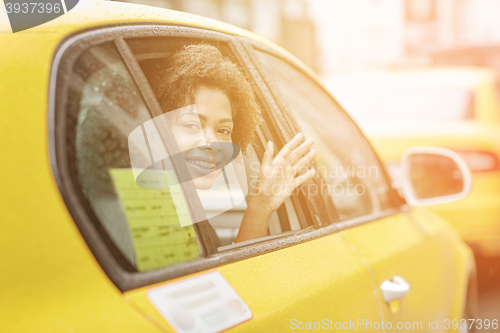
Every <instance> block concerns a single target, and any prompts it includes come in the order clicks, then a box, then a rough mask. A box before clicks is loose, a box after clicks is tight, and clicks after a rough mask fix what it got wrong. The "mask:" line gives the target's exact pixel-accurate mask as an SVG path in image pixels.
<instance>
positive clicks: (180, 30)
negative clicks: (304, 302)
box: [48, 22, 365, 292]
mask: <svg viewBox="0 0 500 333" xmlns="http://www.w3.org/2000/svg"><path fill="white" fill-rule="evenodd" d="M154 36H158V37H162V36H164V37H176V36H179V37H187V38H203V39H210V40H213V39H219V40H221V41H224V42H225V43H228V45H230V47H233V48H234V50H232V51H233V52H234V54H235V56H236V57H240V59H238V61H239V62H240V64H241V65H242V67H244V68H245V67H247V66H246V64H247V65H248V64H249V58H248V54H247V53H246V52H245V49H244V47H243V45H242V44H241V42H240V37H236V36H231V35H229V34H225V33H221V32H217V31H212V30H208V29H202V28H199V27H190V26H183V25H178V24H170V23H165V24H163V23H149V22H141V23H124V24H115V25H108V26H100V27H97V28H92V29H86V30H81V31H78V32H76V33H74V34H72V35H70V36H68V37H67V38H65V39H63V40H62V41H61V43H60V44H59V46H58V48H57V49H56V51H55V53H54V57H53V59H52V64H51V68H50V77H49V90H48V138H49V147H48V148H49V149H48V154H49V161H50V165H51V168H52V173H53V177H54V180H55V183H56V185H57V187H58V189H59V191H60V193H61V196H62V199H63V201H64V203H65V204H66V207H67V209H68V211H69V213H70V215H71V217H72V219H73V221H74V222H75V224H76V226H77V228H78V229H79V231H80V233H81V234H82V236H83V238H84V240H85V241H86V243H87V245H88V246H89V248H90V250H91V252H92V253H93V255H94V256H95V258H96V260H97V261H98V263H99V264H100V266H101V267H102V269H103V270H104V271H105V273H106V274H107V275H108V277H109V278H110V279H111V281H112V282H113V283H114V284H115V285H116V287H117V288H118V289H119V290H120V291H122V292H125V291H128V290H132V289H137V288H139V287H144V286H148V285H151V284H154V283H159V282H164V281H167V280H171V279H174V278H178V277H181V276H185V275H188V274H193V273H197V272H200V271H204V270H207V269H211V268H215V267H217V266H220V265H223V264H227V263H231V262H234V261H238V260H242V259H246V258H248V257H252V256H255V255H260V254H263V253H267V252H270V251H274V250H277V249H280V248H284V247H288V246H292V245H295V244H298V243H302V242H304V241H308V240H311V239H314V238H317V237H322V236H325V235H328V234H331V233H335V232H338V231H339V230H340V229H339V227H338V226H336V225H330V226H327V227H324V228H320V229H309V228H308V229H303V230H300V231H297V232H291V233H285V234H280V235H276V236H269V237H267V238H266V237H263V238H260V239H258V240H256V241H254V242H251V244H246V243H245V244H241V246H236V247H234V248H231V249H228V250H227V251H223V252H217V249H216V248H215V250H214V244H213V240H210V239H204V238H203V237H200V238H199V241H200V242H201V243H202V246H203V249H204V253H203V254H200V257H199V258H197V259H195V260H192V261H187V262H180V263H177V264H174V265H171V266H166V267H163V268H160V269H157V270H152V271H147V272H139V271H131V270H130V269H127V268H126V267H124V266H123V263H121V262H119V260H118V259H117V253H113V251H114V250H113V246H110V243H109V242H106V240H105V239H103V234H102V230H98V228H96V224H95V223H94V222H92V221H91V217H89V212H88V211H87V209H86V208H85V207H84V206H83V205H82V202H81V198H80V197H79V195H78V190H77V189H76V188H75V187H74V184H73V182H72V176H71V174H70V173H69V167H68V160H67V158H66V129H67V126H66V112H67V108H66V104H67V97H68V93H67V92H68V89H67V88H68V87H67V84H66V82H67V80H68V79H69V77H70V75H69V74H70V73H71V72H72V70H73V66H74V64H75V62H76V60H77V59H78V57H79V55H80V54H82V53H83V52H84V51H85V50H87V49H88V48H89V47H91V46H92V45H97V44H101V43H105V42H111V43H114V44H115V46H116V47H117V49H118V51H119V53H120V54H121V56H122V58H123V63H124V65H125V66H126V67H127V69H128V70H129V74H130V76H131V77H132V79H133V80H134V82H135V84H136V85H137V88H138V89H139V91H140V93H141V94H142V97H143V100H144V103H145V105H146V107H147V108H148V110H149V112H150V113H152V112H153V111H152V108H154V107H155V106H154V103H155V101H156V99H155V98H154V96H153V95H152V92H150V91H148V88H147V87H149V84H145V83H144V82H145V81H144V80H143V79H145V78H144V74H143V73H142V71H141V70H140V68H139V71H137V69H138V63H137V62H136V61H135V59H131V58H130V57H131V52H130V49H128V48H126V47H124V44H126V43H125V41H124V39H126V38H131V37H133V38H140V37H154ZM127 49H128V52H127ZM132 57H133V55H132ZM127 59H128V60H127ZM134 64H135V65H134ZM245 70H247V71H248V73H249V78H250V79H252V80H255V78H259V77H260V76H259V75H258V73H257V72H255V68H253V67H250V68H245ZM141 76H142V77H143V79H141ZM254 84H255V88H256V94H257V96H258V97H259V94H260V96H261V97H262V96H263V95H262V94H263V93H262V91H261V88H262V84H263V82H254ZM259 87H260V88H259ZM149 88H150V87H149ZM264 93H266V92H265V90H264ZM261 100H262V104H263V107H264V108H268V107H269V105H267V101H269V99H268V98H265V99H262V98H261ZM156 103H157V102H156ZM272 112H274V108H273V111H272ZM152 116H153V115H152ZM271 118H272V117H271ZM276 125H278V126H279V125H280V124H279V121H278V123H277V124H276ZM270 126H275V124H270ZM276 132H277V133H276V134H277V135H283V134H282V133H281V134H280V132H281V131H280V130H276ZM286 139H287V138H286V137H283V138H282V140H283V142H285V140H286ZM196 199H197V196H196ZM197 200H198V201H199V199H197ZM193 204H196V203H193V202H190V207H191V205H193ZM200 205H201V204H200ZM363 218H365V217H363ZM195 226H196V224H195ZM195 228H196V227H195ZM197 233H198V231H197ZM197 236H199V235H197ZM111 244H112V242H111ZM115 250H116V249H115ZM118 257H119V255H118Z"/></svg>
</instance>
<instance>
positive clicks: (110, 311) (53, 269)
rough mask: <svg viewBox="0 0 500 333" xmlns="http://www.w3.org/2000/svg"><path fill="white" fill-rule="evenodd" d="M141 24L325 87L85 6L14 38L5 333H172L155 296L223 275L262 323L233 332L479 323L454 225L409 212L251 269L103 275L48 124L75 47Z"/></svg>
mask: <svg viewBox="0 0 500 333" xmlns="http://www.w3.org/2000/svg"><path fill="white" fill-rule="evenodd" d="M140 23H148V24H151V23H155V24H160V25H163V26H172V25H173V26H174V27H175V28H176V29H181V28H182V27H183V26H185V27H190V28H194V29H200V30H203V31H204V30H209V31H216V32H218V33H220V34H223V35H227V36H236V37H241V38H242V39H245V40H250V41H252V42H253V43H258V44H259V45H264V46H265V47H268V48H271V49H273V50H274V51H275V52H278V53H280V54H284V56H285V57H287V59H292V60H290V61H292V62H293V64H294V66H296V67H297V68H299V69H301V70H302V71H303V72H304V73H306V74H307V75H311V76H312V75H313V74H311V71H310V70H308V69H307V68H306V67H305V66H304V65H302V64H301V63H300V62H298V61H297V60H294V58H293V57H291V56H290V55H288V54H286V52H284V51H283V50H281V49H280V48H279V47H277V46H275V45H274V44H272V43H270V42H267V41H265V40H262V39H261V38H259V37H257V36H255V35H253V34H251V33H249V32H247V31H244V30H241V29H238V28H235V27H232V26H229V25H227V24H224V23H220V22H216V21H213V20H209V19H205V18H202V17H197V16H193V15H187V14H185V13H180V12H174V11H169V10H163V9H157V8H152V7H146V6H136V5H130V4H123V3H118V2H108V1H104V2H98V1H95V2H94V1H88V2H80V4H78V5H77V7H76V8H75V9H73V10H72V11H71V12H69V13H68V14H66V15H64V16H62V17H59V18H57V19H55V20H53V21H51V22H49V23H46V24H43V25H41V26H38V27H35V28H32V29H29V30H26V31H23V32H19V33H15V34H12V33H2V34H0V49H1V52H0V80H1V85H0V110H1V117H2V124H3V126H2V131H0V140H1V141H2V142H3V147H2V150H1V151H2V164H1V165H0V170H1V172H2V175H3V177H2V181H3V183H2V190H1V191H0V202H1V204H0V206H1V207H2V208H1V211H2V218H1V226H2V232H1V233H0V253H2V258H1V259H0V266H1V267H2V274H0V291H1V292H0V294H1V297H0V313H1V315H0V331H2V332H22V333H26V332H37V333H38V332H162V331H165V332H171V331H173V328H172V325H171V324H170V323H169V322H168V321H167V320H166V319H165V318H164V317H163V316H162V315H161V314H160V312H158V311H157V310H156V309H155V307H154V306H153V305H152V304H151V302H150V301H149V299H148V296H147V293H148V291H149V290H151V289H152V288H154V287H157V286H162V285H167V284H170V283H173V282H175V281H180V280H183V279H186V278H187V277H192V276H200V275H203V274H205V273H207V272H210V271H219V272H220V273H221V274H222V275H223V277H224V278H225V279H226V280H227V282H228V283H229V284H230V285H231V286H232V288H234V290H235V291H236V292H237V293H238V294H239V295H240V297H241V298H242V299H243V300H244V302H245V303H246V304H247V305H248V307H249V308H250V310H251V312H252V318H251V319H250V320H248V321H246V322H243V323H240V324H238V325H237V326H235V327H233V328H231V329H230V331H231V332H256V331H260V332H263V331H267V332H281V331H289V330H290V329H291V325H292V320H294V319H295V320H296V321H295V322H293V323H297V325H298V327H299V328H300V327H304V325H307V323H309V325H311V323H314V322H321V323H323V320H324V319H328V320H331V321H332V322H334V323H336V322H340V323H341V325H343V323H349V322H350V321H355V320H358V319H359V320H364V321H370V322H381V321H385V322H386V323H387V322H392V323H394V325H396V323H398V322H403V323H406V322H421V323H422V325H423V330H426V328H427V327H428V325H429V323H430V322H431V321H432V322H435V321H438V322H439V329H438V330H436V331H442V332H444V331H457V329H456V328H453V327H452V328H450V326H449V325H448V328H446V326H445V324H446V320H448V321H451V320H453V319H457V320H459V319H461V318H465V317H464V309H465V306H466V298H467V295H468V287H469V285H470V284H473V281H472V282H471V279H472V277H473V274H474V273H473V272H474V261H473V257H472V254H471V251H470V250H469V248H468V247H467V246H466V245H465V244H464V243H463V242H462V241H461V240H460V239H459V237H458V236H457V235H456V234H455V233H454V232H453V230H452V229H451V228H450V226H449V224H448V222H447V221H445V220H444V219H442V218H440V217H438V216H436V215H434V214H432V213H430V212H428V211H427V210H425V209H423V208H422V209H411V208H409V207H407V206H405V205H402V206H401V208H398V209H392V210H390V211H386V212H382V213H380V214H372V215H370V216H365V217H361V218H358V219H357V220H354V222H352V221H351V222H349V223H350V224H349V223H347V224H345V225H343V227H339V231H338V232H334V231H333V229H332V228H333V227H325V228H319V229H317V230H315V231H312V232H311V233H309V234H310V235H311V236H308V235H309V234H307V233H305V234H303V235H294V236H290V237H292V238H293V237H295V238H293V240H294V241H293V242H290V243H289V244H287V243H286V241H285V242H282V243H283V244H284V245H283V244H281V243H276V242H275V241H273V240H269V241H267V243H265V244H264V245H263V246H264V247H262V248H258V249H257V250H254V248H256V247H255V246H253V247H252V246H250V247H249V248H248V249H243V250H241V251H240V250H238V249H236V250H234V253H237V254H238V253H240V254H241V255H240V257H239V259H234V258H233V259H227V260H226V259H225V258H226V257H227V256H226V257H224V256H223V255H218V254H215V255H213V256H211V257H207V258H199V259H198V261H197V263H198V262H201V263H202V264H203V265H205V266H200V267H205V268H199V269H197V270H196V271H193V270H191V271H189V270H188V271H187V273H185V274H183V273H175V274H177V275H176V276H177V277H175V278H172V279H162V278H161V274H163V273H162V272H163V271H161V270H160V271H159V273H158V274H159V275H158V277H156V278H155V279H156V280H155V281H156V282H154V283H142V282H141V281H142V280H141V279H142V278H141V276H142V275H141V273H139V272H133V273H128V272H123V274H124V275H123V276H125V277H126V278H124V280H123V281H121V282H117V280H116V279H115V277H113V276H112V274H110V273H109V270H108V269H107V268H106V267H105V265H103V264H102V262H103V261H102V260H101V258H102V257H100V256H99V254H98V253H97V252H98V251H99V249H98V247H93V246H90V247H89V244H91V243H92V242H93V240H92V239H89V237H88V236H85V237H84V236H82V230H81V229H80V228H79V227H78V226H77V225H76V224H75V221H74V215H73V214H74V211H72V208H71V206H72V203H71V202H69V201H68V200H67V198H65V197H64V195H62V194H61V190H60V184H59V183H58V182H59V177H60V176H61V175H60V174H59V171H58V169H57V168H55V167H54V162H53V161H51V159H52V158H53V157H52V156H51V153H50V151H51V150H52V149H53V148H52V145H53V144H54V142H53V140H54V137H53V136H52V134H51V128H52V127H51V126H52V125H51V123H50V119H51V118H50V117H49V116H48V114H49V108H50V107H51V105H52V106H53V104H54V103H57V97H56V95H57V94H55V93H54V89H55V88H54V77H53V76H52V74H53V72H54V71H55V70H56V69H57V67H55V66H54V65H53V64H54V61H57V59H58V58H57V57H56V55H58V50H59V49H60V47H61V45H62V43H63V42H68V41H71V38H73V37H74V36H77V35H78V34H81V33H82V32H86V31H91V29H97V30H96V31H98V30H99V29H101V28H105V27H110V26H112V27H118V28H120V27H132V29H134V27H137V26H138V24H140ZM1 24H2V25H1V30H8V26H7V23H6V22H1ZM148 27H150V26H148ZM156 27H157V26H156ZM151 29H152V28H151ZM159 33H161V32H159ZM484 144H485V145H486V144H487V143H484ZM380 145H383V143H382V142H381V143H380ZM392 147H394V146H392ZM381 151H383V149H381ZM384 157H385V158H388V157H389V156H386V155H384ZM497 177H498V176H497ZM477 181H478V180H477V179H476V183H477ZM497 181H498V179H497ZM478 186H479V185H476V187H478ZM484 186H493V185H491V184H488V185H487V184H484ZM478 199H479V198H478ZM478 199H471V200H478ZM457 205H458V206H462V205H463V204H462V203H458V204H457ZM328 228H330V229H328ZM83 233H85V232H83ZM300 237H302V238H300ZM273 242H274V243H273ZM266 244H267V245H266ZM266 246H267V247H266ZM96 251H97V252H96ZM238 251H240V252H238ZM242 251H243V252H242ZM244 251H247V252H244ZM252 251H253V252H252ZM96 258H97V259H96ZM175 267H176V266H173V268H174V270H175ZM169 272H170V271H169ZM170 273H171V272H170ZM170 273H169V274H170ZM395 275H399V276H402V277H404V278H405V279H406V280H407V281H408V282H409V283H410V284H411V288H412V290H411V292H410V293H409V294H408V295H407V296H406V297H405V298H404V299H403V300H401V301H396V302H393V303H392V304H386V303H385V302H384V300H383V299H382V295H381V291H380V289H379V287H380V285H381V284H382V282H383V281H384V280H387V279H390V278H391V277H393V276H395ZM120 283H122V284H120ZM141 283H142V285H141ZM123 286H125V287H123ZM126 286H128V287H126ZM299 323H302V325H301V324H299ZM313 325H314V324H313ZM349 329H352V326H350V328H349ZM352 330H354V329H352Z"/></svg>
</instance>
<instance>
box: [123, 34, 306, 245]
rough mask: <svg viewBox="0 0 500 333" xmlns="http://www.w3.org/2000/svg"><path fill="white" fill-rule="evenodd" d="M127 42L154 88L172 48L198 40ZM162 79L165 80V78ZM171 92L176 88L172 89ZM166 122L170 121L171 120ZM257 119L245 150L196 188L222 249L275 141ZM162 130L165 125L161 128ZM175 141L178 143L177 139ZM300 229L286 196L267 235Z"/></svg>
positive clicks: (221, 48) (178, 112) (229, 241)
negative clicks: (211, 180)
mask: <svg viewBox="0 0 500 333" xmlns="http://www.w3.org/2000/svg"><path fill="white" fill-rule="evenodd" d="M127 42H128V43H129V45H130V48H131V50H132V52H133V53H134V56H135V58H136V60H137V61H138V63H139V65H140V67H141V68H142V70H143V72H144V74H145V77H146V78H147V79H148V80H149V83H150V85H151V86H152V87H153V90H154V87H156V86H157V85H158V83H155V82H156V81H157V80H158V78H156V77H155V75H156V73H157V72H158V71H159V70H162V68H163V67H164V66H168V64H169V59H170V57H172V55H173V54H174V53H175V51H176V50H179V49H181V48H183V47H185V46H186V45H190V44H197V43H199V41H198V40H187V39H185V40H178V39H169V38H156V39H155V38H149V39H141V40H139V39H132V40H128V41H127ZM205 42H206V41H205ZM214 46H216V47H217V48H218V49H219V51H220V52H221V54H222V55H223V56H224V57H228V58H229V59H231V60H232V61H233V62H234V63H237V64H238V65H239V63H238V61H237V60H236V58H235V57H234V55H233V54H232V52H231V50H230V48H229V47H228V46H227V45H226V44H223V43H217V44H214ZM169 73H175V74H172V75H179V74H178V73H176V72H175V69H172V70H170V71H169ZM161 79H163V80H165V81H167V79H168V78H166V77H165V78H161ZM155 80H156V81H155ZM173 89H174V90H175V89H176V88H175V87H174V88H173ZM168 93H170V92H169V91H166V92H165V93H164V94H168ZM172 93H177V92H176V91H173V92H172ZM157 97H158V96H157ZM185 107H188V105H186V106H183V107H181V108H177V109H175V110H170V111H168V112H166V113H165V114H164V115H161V116H158V117H157V118H161V117H168V118H169V119H174V118H176V117H179V116H177V115H181V114H182V113H183V112H185V111H184V108H185ZM261 109H262V108H261ZM155 119H156V118H155ZM168 122H169V123H171V120H169V121H168ZM258 123H259V126H257V128H256V130H254V131H256V133H254V135H253V136H254V140H253V142H252V143H251V145H249V146H248V147H247V149H246V150H245V152H241V153H240V154H239V155H238V157H237V158H235V159H234V160H233V161H231V162H230V163H229V164H227V166H225V167H224V169H223V171H222V172H221V173H220V174H219V175H218V176H217V178H216V179H215V181H214V183H213V185H211V187H210V188H206V189H198V190H197V193H198V196H199V199H200V201H201V204H202V206H203V208H204V210H205V212H204V213H205V216H206V218H207V220H208V222H209V223H210V225H211V226H212V228H213V230H214V231H215V233H216V234H217V236H218V241H219V242H218V244H217V246H219V247H220V250H224V248H223V247H224V246H228V245H231V244H232V243H233V242H234V241H235V238H236V236H237V235H238V231H239V227H240V224H241V221H242V219H243V216H244V214H245V211H246V209H247V203H248V202H249V200H250V198H251V195H252V190H253V187H254V186H255V185H253V184H254V183H255V182H256V180H257V176H258V172H259V169H260V161H261V159H262V156H263V152H264V146H265V143H266V142H267V141H269V140H271V141H274V138H273V137H272V136H271V135H270V134H269V130H264V131H263V129H266V128H268V127H269V126H270V124H267V123H266V122H265V120H264V119H263V118H262V117H259V121H258ZM164 130H168V129H167V128H164ZM248 134H250V133H248ZM177 143H178V144H179V142H177ZM181 150H182V149H181ZM195 222H199V221H195ZM300 229H301V224H300V223H299V218H298V213H297V211H296V208H295V206H294V204H293V203H292V200H291V199H287V200H286V201H285V203H284V204H283V205H282V207H281V208H280V209H278V211H276V212H274V213H273V214H272V216H271V218H270V221H269V228H268V236H279V235H283V234H287V233H293V232H296V231H298V230H300Z"/></svg>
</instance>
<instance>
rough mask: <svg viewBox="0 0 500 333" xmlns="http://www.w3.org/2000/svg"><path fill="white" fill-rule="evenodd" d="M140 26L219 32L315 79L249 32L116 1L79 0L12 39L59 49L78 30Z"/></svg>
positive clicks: (4, 25)
mask: <svg viewBox="0 0 500 333" xmlns="http://www.w3.org/2000/svg"><path fill="white" fill-rule="evenodd" d="M141 22H142V23H171V24H176V25H182V26H189V27H197V28H202V29H207V30H212V31H217V32H222V33H226V34H229V35H233V36H239V37H245V38H248V39H250V40H252V41H255V42H258V43H261V44H264V45H265V46H268V47H270V48H271V49H274V50H276V51H279V52H280V53H282V54H284V55H285V56H287V58H289V60H291V61H292V62H293V63H294V65H296V66H298V67H299V68H301V69H302V70H304V71H306V72H308V73H309V74H310V75H312V76H314V77H316V78H317V75H316V74H315V73H314V72H313V71H312V70H311V69H310V68H308V67H307V66H305V65H304V64H303V63H302V62H301V61H299V60H298V59H297V58H295V57H294V56H293V55H292V54H290V53H289V52H287V51H286V50H285V49H283V48H282V47H280V46H278V45H276V44H274V43H272V42H271V41H269V40H267V39H265V38H263V37H260V36H258V35H256V34H254V33H252V32H250V31H248V30H245V29H242V28H238V27H235V26H233V25H231V24H228V23H224V22H220V21H217V20H214V19H210V18H206V17H202V16H198V15H194V14H188V13H185V12H179V11H175V10H170V9H165V8H158V7H152V6H146V5H138V4H131V3H124V2H117V1H102V0H80V2H79V3H78V4H77V6H76V7H75V8H74V9H72V10H71V11H69V12H68V13H67V14H65V15H62V16H60V17H58V18H56V19H54V20H52V21H49V22H47V23H44V24H42V25H39V26H36V27H34V28H31V29H27V30H25V31H20V32H17V33H16V34H14V35H15V36H16V37H21V36H23V35H30V34H37V36H36V37H37V39H38V40H40V41H43V44H45V45H58V44H59V42H60V41H61V40H63V39H64V38H66V37H67V36H68V35H71V34H73V33H75V32H78V31H81V30H86V29H92V28H97V27H104V26H109V25H116V24H126V23H141ZM10 30H11V29H10V25H9V22H8V20H0V32H3V31H10ZM10 36H12V34H9V33H3V34H1V33H0V42H1V41H2V39H3V38H8V37H10ZM40 44H42V43H40Z"/></svg>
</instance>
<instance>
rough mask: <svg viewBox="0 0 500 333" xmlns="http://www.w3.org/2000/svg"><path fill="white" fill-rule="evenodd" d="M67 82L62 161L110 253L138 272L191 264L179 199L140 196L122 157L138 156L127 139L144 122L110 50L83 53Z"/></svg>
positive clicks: (145, 115)
mask: <svg viewBox="0 0 500 333" xmlns="http://www.w3.org/2000/svg"><path fill="white" fill-rule="evenodd" d="M69 82H70V87H69V96H68V97H69V102H68V107H69V109H70V110H69V111H70V112H68V114H69V116H68V117H69V118H68V125H69V127H70V128H71V129H72V130H70V131H68V139H67V140H68V141H70V142H71V143H72V144H71V145H70V146H71V147H72V148H70V149H72V151H71V152H70V156H71V157H70V158H71V161H72V164H73V169H74V173H75V174H76V175H77V182H78V184H79V186H80V189H81V191H82V193H83V194H84V196H85V198H86V199H87V201H88V204H89V206H90V209H91V210H92V213H93V214H94V216H95V218H96V221H97V223H98V225H99V226H100V227H102V229H103V230H104V231H105V232H106V234H107V235H108V236H109V238H110V240H111V241H112V243H113V244H112V245H113V246H116V248H118V250H119V251H120V252H121V254H122V255H123V256H124V257H125V258H126V260H127V261H128V262H129V264H130V265H131V266H132V267H134V268H135V269H137V270H138V271H148V270H152V269H157V268H161V267H165V266H168V265H172V264H175V263H178V262H183V261H188V260H192V259H196V258H198V257H199V256H200V253H201V250H200V245H199V244H198V241H197V236H196V232H195V230H194V228H193V225H192V224H188V225H186V226H181V225H180V223H179V221H180V220H189V219H190V218H191V217H190V215H189V213H188V212H187V210H186V209H177V207H176V204H177V203H179V202H183V200H184V198H183V197H182V193H173V192H172V191H170V190H169V188H168V187H165V186H163V188H162V187H161V186H156V187H154V186H153V187H149V188H144V187H141V186H140V185H141V184H140V183H139V182H138V180H136V179H135V178H134V172H133V170H132V168H131V167H132V166H131V158H130V155H131V154H132V153H134V152H137V151H139V152H141V151H144V149H143V148H145V147H143V146H141V145H145V144H146V143H144V142H140V141H130V140H129V136H130V135H131V133H133V131H134V130H136V129H137V128H139V129H140V128H141V125H142V124H144V123H145V122H147V121H149V120H150V119H151V117H150V115H149V111H148V109H147V108H146V106H145V104H144V102H143V100H142V98H141V95H140V92H139V90H138V88H137V86H136V85H135V83H134V81H133V80H132V78H131V76H130V75H129V73H128V71H127V69H126V67H125V65H124V64H123V62H122V60H121V58H120V55H119V53H118V51H117V49H116V48H115V46H114V45H113V44H112V43H106V44H102V45H97V46H93V47H91V48H90V49H88V50H87V51H85V52H83V54H82V55H81V56H80V57H79V58H78V60H77V61H76V64H75V65H74V68H73V70H72V73H71V79H70V80H69ZM146 150H147V149H146ZM136 156H141V155H140V154H136ZM148 157H149V156H143V158H144V159H145V160H146V159H147V158H148ZM150 180H151V179H147V177H146V178H145V179H140V181H143V182H147V181H150ZM153 180H155V179H153ZM160 185H161V184H160ZM174 204H175V205H174ZM184 208H185V206H184Z"/></svg>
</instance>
